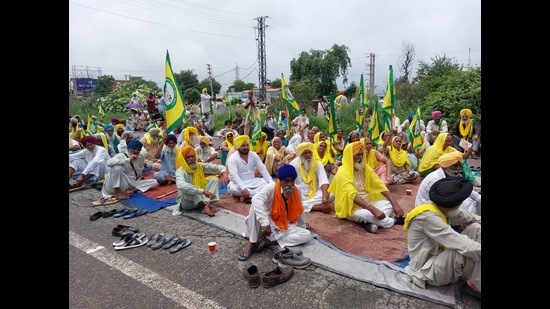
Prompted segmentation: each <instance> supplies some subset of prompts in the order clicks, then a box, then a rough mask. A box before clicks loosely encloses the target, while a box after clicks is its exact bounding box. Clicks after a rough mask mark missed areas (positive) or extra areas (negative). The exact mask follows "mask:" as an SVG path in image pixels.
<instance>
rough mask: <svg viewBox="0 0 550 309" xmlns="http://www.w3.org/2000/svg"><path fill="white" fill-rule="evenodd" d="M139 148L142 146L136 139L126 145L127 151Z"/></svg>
mask: <svg viewBox="0 0 550 309" xmlns="http://www.w3.org/2000/svg"><path fill="white" fill-rule="evenodd" d="M141 147H143V144H142V143H141V142H140V141H138V140H137V139H134V140H132V141H131V142H129V143H128V149H140V150H141Z"/></svg>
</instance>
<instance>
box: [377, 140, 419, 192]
mask: <svg viewBox="0 0 550 309" xmlns="http://www.w3.org/2000/svg"><path fill="white" fill-rule="evenodd" d="M402 138H403V137H402V135H401V134H398V135H397V136H394V137H392V139H391V144H390V145H389V146H388V147H387V148H386V149H385V151H386V152H385V153H384V155H386V157H388V158H390V160H391V163H392V165H393V168H392V172H391V174H392V179H393V182H394V183H395V184H403V183H411V182H414V180H415V179H416V178H418V176H420V173H418V172H417V171H413V170H412V165H411V161H409V157H408V155H407V152H406V151H405V150H403V149H401V140H402Z"/></svg>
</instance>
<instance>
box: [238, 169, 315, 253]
mask: <svg viewBox="0 0 550 309" xmlns="http://www.w3.org/2000/svg"><path fill="white" fill-rule="evenodd" d="M277 177H278V179H277V181H275V182H271V183H269V184H266V185H265V186H263V188H262V189H261V190H260V191H259V192H257V194H255V195H254V197H253V198H252V205H251V206H250V210H249V213H248V216H247V217H246V219H245V224H246V229H245V232H244V235H243V236H244V237H247V238H248V243H247V244H246V245H245V246H244V247H243V248H242V249H241V250H240V252H239V253H238V254H237V259H239V260H240V261H246V260H248V259H249V258H250V256H251V255H252V254H253V253H254V252H259V251H262V250H263V249H264V248H265V247H267V246H272V245H277V244H278V245H279V246H280V247H281V248H285V247H291V246H297V245H301V244H304V243H306V242H308V241H310V240H312V239H313V237H312V235H311V232H310V231H308V230H307V229H306V216H305V213H304V207H303V206H302V199H301V197H300V189H298V187H296V185H295V180H296V177H297V173H296V170H295V169H294V167H293V166H291V165H288V164H285V165H283V166H282V167H281V168H280V169H279V171H278V174H277Z"/></svg>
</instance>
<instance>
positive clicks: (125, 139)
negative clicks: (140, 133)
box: [118, 131, 135, 153]
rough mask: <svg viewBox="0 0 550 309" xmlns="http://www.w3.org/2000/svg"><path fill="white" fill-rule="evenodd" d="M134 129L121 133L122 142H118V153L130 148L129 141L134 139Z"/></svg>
mask: <svg viewBox="0 0 550 309" xmlns="http://www.w3.org/2000/svg"><path fill="white" fill-rule="evenodd" d="M134 136H135V133H134V131H124V133H122V135H120V143H118V153H122V152H126V151H127V150H128V143H129V142H131V141H132V140H133V139H134Z"/></svg>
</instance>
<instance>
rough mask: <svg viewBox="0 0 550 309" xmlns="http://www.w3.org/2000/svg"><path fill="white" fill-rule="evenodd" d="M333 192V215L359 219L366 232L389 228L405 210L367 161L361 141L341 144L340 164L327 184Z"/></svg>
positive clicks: (330, 191)
mask: <svg viewBox="0 0 550 309" xmlns="http://www.w3.org/2000/svg"><path fill="white" fill-rule="evenodd" d="M328 192H329V193H333V194H334V195H335V198H336V199H335V202H334V211H335V212H336V217H337V218H340V219H347V220H350V221H354V222H358V223H361V224H362V226H363V227H364V228H365V229H366V230H367V231H368V232H369V233H376V231H378V228H379V227H381V228H390V227H392V226H393V225H394V224H395V223H396V221H397V223H401V222H400V221H401V220H400V219H395V218H392V217H391V216H392V215H395V217H397V218H400V217H403V215H404V214H405V212H404V211H403V208H401V206H399V204H398V203H397V201H396V200H395V199H394V198H393V196H392V194H391V193H390V191H389V190H388V188H387V187H386V185H384V182H383V181H382V179H380V177H379V176H378V175H376V173H375V172H374V171H373V170H372V168H371V167H370V166H369V165H368V164H367V159H366V156H365V152H364V143H361V142H353V143H351V144H348V145H347V146H346V148H344V154H343V156H342V166H340V168H339V169H338V172H337V173H336V175H335V176H334V179H333V180H332V183H331V184H330V186H329V188H328Z"/></svg>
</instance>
